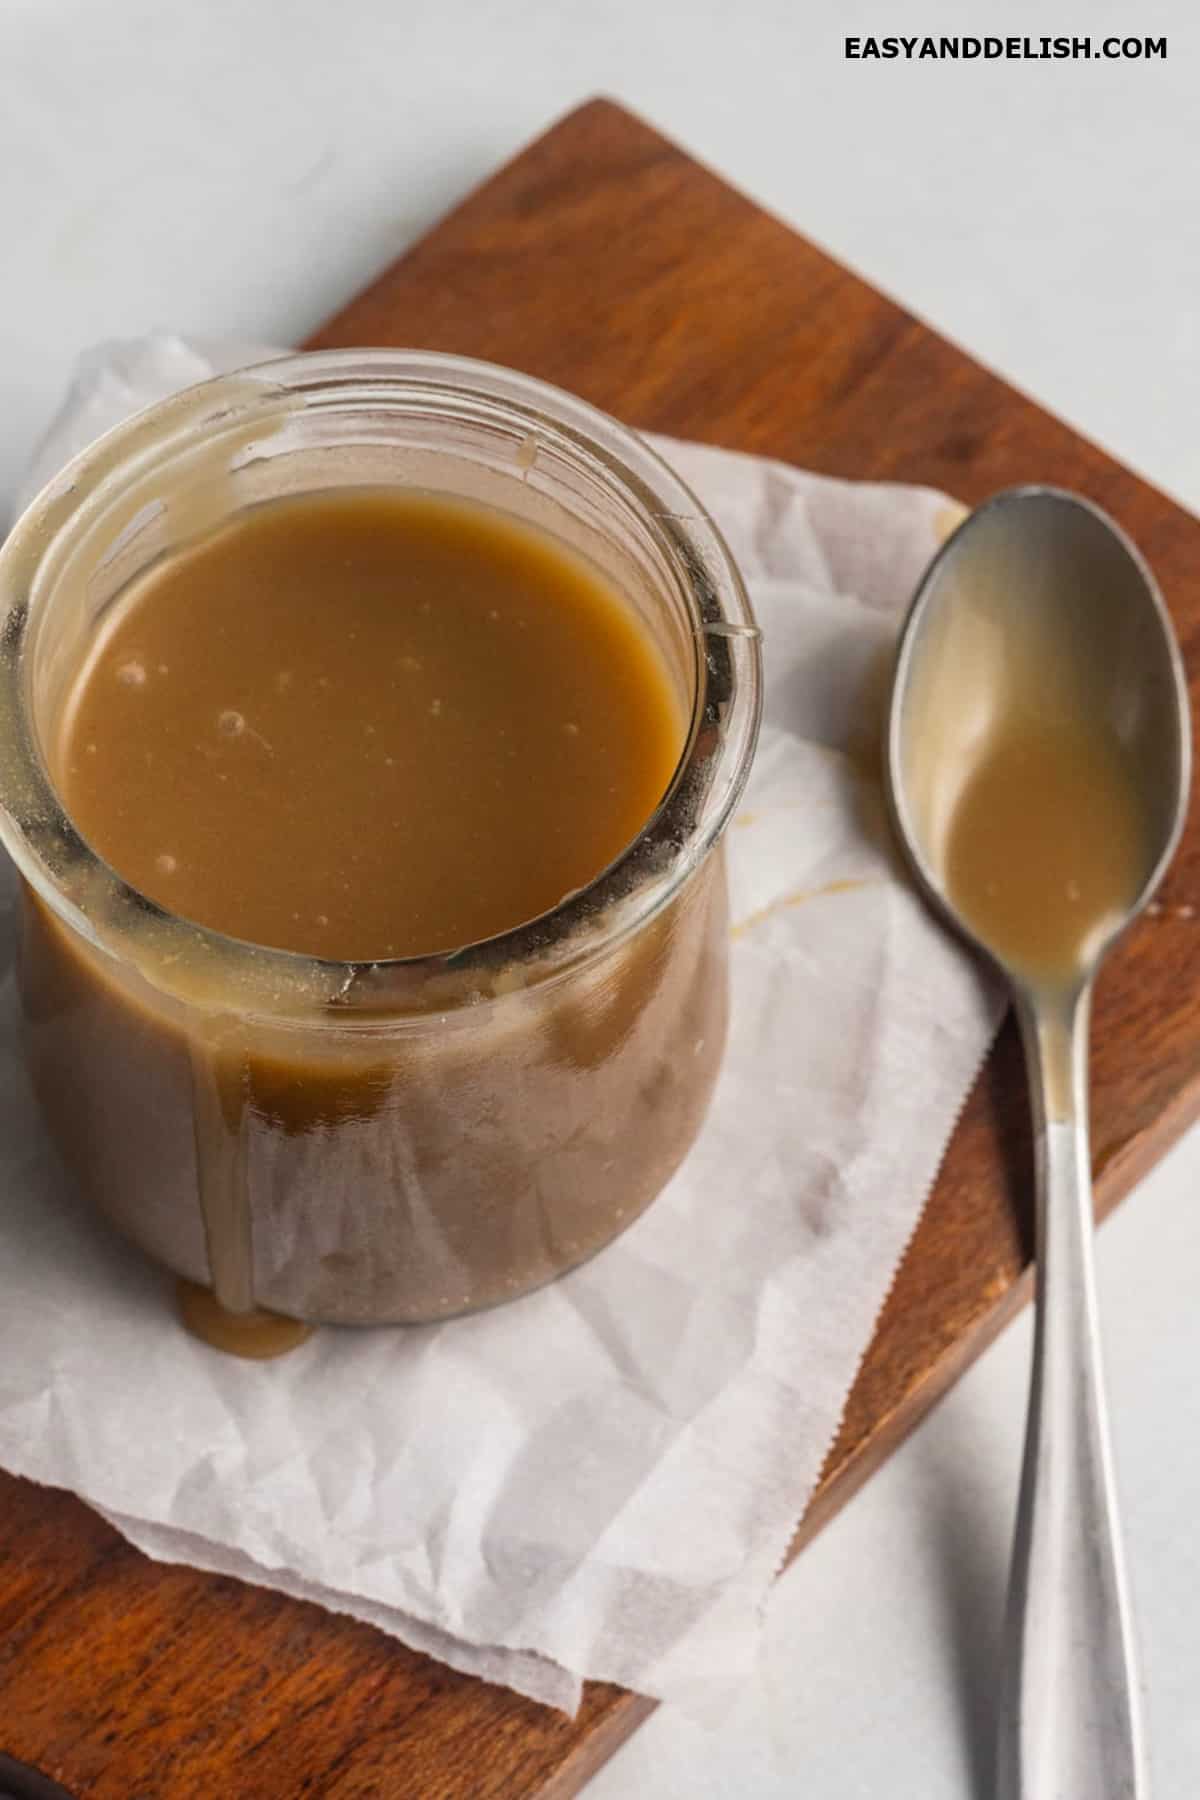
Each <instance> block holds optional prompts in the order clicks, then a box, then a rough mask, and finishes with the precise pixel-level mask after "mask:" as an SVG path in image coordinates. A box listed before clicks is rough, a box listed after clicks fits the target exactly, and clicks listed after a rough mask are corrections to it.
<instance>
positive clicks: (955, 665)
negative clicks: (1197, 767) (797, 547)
mask: <svg viewBox="0 0 1200 1800" xmlns="http://www.w3.org/2000/svg"><path fill="white" fill-rule="evenodd" d="M1055 689H1057V690H1059V691H1060V692H1063V693H1064V694H1065V698H1066V699H1067V702H1068V703H1069V704H1070V705H1072V706H1074V707H1075V708H1077V709H1078V710H1079V711H1080V712H1082V713H1084V714H1086V715H1087V716H1088V717H1090V718H1092V719H1093V720H1094V721H1095V722H1096V723H1097V725H1098V726H1099V727H1100V728H1102V729H1107V731H1108V733H1109V734H1111V737H1112V739H1113V740H1114V741H1115V743H1116V744H1117V745H1119V747H1120V750H1121V752H1122V755H1123V759H1124V760H1125V763H1126V766H1127V769H1128V772H1129V776H1130V780H1131V783H1132V785H1133V786H1134V787H1135V789H1136V791H1137V794H1138V797H1139V803H1140V812H1141V821H1142V826H1143V831H1142V833H1141V841H1140V846H1139V849H1140V857H1139V863H1140V866H1139V867H1138V869H1137V871H1136V878H1135V879H1136V886H1135V889H1134V891H1133V893H1132V894H1131V896H1130V899H1129V902H1128V905H1127V906H1126V907H1125V908H1124V910H1123V912H1122V914H1121V915H1120V916H1119V917H1117V918H1113V919H1111V920H1109V921H1107V924H1106V929H1105V930H1104V931H1103V933H1102V934H1100V935H1098V936H1097V937H1096V939H1095V940H1094V941H1093V942H1092V943H1091V944H1090V945H1089V946H1088V951H1089V953H1090V954H1089V955H1088V956H1087V958H1086V959H1085V960H1086V962H1087V964H1088V966H1090V967H1091V968H1092V969H1094V968H1095V966H1096V964H1098V962H1099V961H1100V958H1101V956H1102V955H1103V954H1104V952H1105V950H1107V948H1108V946H1109V944H1110V943H1111V942H1112V939H1113V938H1114V937H1115V936H1116V935H1117V933H1118V932H1119V931H1120V930H1121V929H1123V927H1124V926H1125V925H1126V924H1127V923H1128V922H1129V920H1130V919H1132V918H1134V917H1135V916H1136V915H1137V913H1139V912H1140V911H1141V910H1142V908H1143V907H1144V906H1145V904H1146V902H1147V901H1148V900H1149V899H1150V897H1151V896H1152V894H1153V893H1154V890H1155V888H1156V887H1157V886H1158V883H1159V881H1160V879H1161V877H1162V875H1163V872H1164V870H1165V869H1166V866H1167V864H1168V863H1169V862H1170V860H1171V856H1172V854H1173V852H1174V850H1175V846H1176V844H1177V843H1178V840H1179V834H1180V832H1181V831H1182V829H1183V822H1184V817H1185V814H1186V808H1187V795H1188V787H1189V780H1190V764H1191V747H1190V731H1189V714H1188V702H1187V683H1186V679H1185V675H1184V670H1183V663H1182V659H1181V657H1180V654H1179V649H1178V646H1177V644H1176V641H1175V635H1174V631H1173V630H1172V627H1171V622H1170V618H1169V615H1168V613H1167V609H1166V606H1165V605H1164V603H1163V599H1162V595H1161V594H1160V592H1159V590H1158V586H1157V584H1156V582H1155V580H1154V577H1153V575H1152V574H1151V572H1150V570H1149V569H1148V567H1147V566H1146V563H1145V562H1144V560H1143V559H1142V557H1141V555H1140V554H1139V552H1138V550H1137V549H1136V547H1135V546H1134V545H1133V544H1132V543H1131V542H1130V540H1129V539H1128V538H1127V537H1126V536H1125V534H1124V533H1123V532H1122V531H1121V530H1120V529H1119V528H1118V527H1117V526H1116V525H1115V524H1114V523H1113V522H1112V520H1111V519H1109V518H1108V517H1107V516H1106V515H1105V514H1104V513H1103V512H1101V510H1100V508H1099V507H1097V506H1094V505H1093V504H1092V502H1091V501H1089V500H1085V499H1084V498H1083V497H1082V496H1081V495H1078V494H1071V493H1066V492H1064V491H1063V490H1062V489H1059V488H1052V487H1033V486H1031V487H1019V488H1010V489H1007V490H1006V491H1005V492H1004V493H1001V494H997V495H996V496H995V497H994V498H993V499H991V500H988V501H987V502H985V504H984V505H982V506H980V507H979V508H977V510H976V511H975V512H973V513H971V514H969V515H968V517H967V518H966V519H965V520H964V521H963V523H962V525H960V526H959V528H958V530H957V531H955V532H954V533H953V535H952V536H951V537H950V538H949V539H948V540H947V542H946V543H945V544H944V545H943V547H942V549H941V551H940V552H939V553H938V555H937V556H936V557H935V558H934V560H933V562H932V563H931V564H930V566H929V568H928V569H927V571H926V573H925V575H924V577H923V579H922V581H921V584H920V586H919V587H918V589H917V592H916V595H915V597H914V599H913V602H912V604H911V606H910V608H909V612H908V616H907V618H906V620H905V624H904V628H903V630H902V632H901V636H900V644H899V651H898V656H897V661H896V668H895V674H894V677H893V683H892V697H891V706H890V709H889V714H888V723H887V746H886V758H885V761H886V772H887V789H888V800H889V805H890V807H891V811H892V817H893V821H894V823H895V826H896V830H897V833H898V835H899V837H900V840H901V842H902V843H903V845H904V847H905V849H906V851H907V853H908V856H909V860H910V862H911V864H912V867H913V870H914V872H915V874H916V876H917V878H918V880H919V882H920V884H921V887H922V888H923V890H924V892H925V894H926V896H927V898H928V899H930V900H931V901H932V902H933V904H934V905H935V906H936V907H937V908H938V910H939V911H940V912H941V913H942V914H943V916H945V917H947V918H948V919H949V920H950V922H951V923H952V924H953V925H954V926H955V927H956V929H957V930H959V931H961V932H964V933H965V934H966V936H968V937H969V938H970V939H971V940H972V942H973V943H975V945H976V946H977V947H978V948H979V949H981V950H983V951H984V952H985V954H987V955H988V956H989V957H990V958H992V960H993V961H998V962H999V963H1000V964H1001V967H1002V969H1003V971H1004V973H1005V974H1008V975H1009V976H1010V978H1012V979H1015V980H1020V979H1022V978H1023V977H1024V974H1025V972H1024V971H1022V970H1020V969H1019V968H1017V969H1013V968H1011V967H1009V966H1008V965H1007V964H1006V961H1005V959H1004V958H1003V956H998V955H997V953H996V950H995V948H994V946H993V945H992V944H990V943H988V942H987V941H986V940H985V939H984V938H981V936H980V935H979V933H978V931H977V930H976V928H975V927H974V926H973V924H972V922H971V921H970V920H969V919H968V918H965V917H964V916H963V914H962V912H961V911H960V909H959V908H958V907H957V906H956V905H955V903H954V901H953V899H952V898H951V896H950V894H949V893H948V891H947V881H946V850H947V844H948V837H949V827H950V824H951V821H952V819H953V817H954V812H955V809H956V806H957V805H958V802H959V800H960V799H961V796H962V790H963V785H964V780H965V778H966V776H967V775H968V774H969V773H970V770H971V768H972V766H973V763H974V762H975V760H976V759H977V757H978V753H979V749H980V746H981V745H982V744H983V743H984V742H985V741H986V739H987V737H988V735H989V733H991V732H993V731H994V730H995V728H996V725H997V722H998V721H999V720H1000V719H1002V718H1003V716H1004V715H1005V714H1006V713H1011V712H1012V711H1013V709H1014V708H1017V707H1021V706H1023V705H1027V704H1028V702H1029V700H1030V698H1032V699H1033V701H1034V703H1035V704H1036V703H1037V702H1038V700H1039V699H1047V698H1049V697H1050V696H1051V695H1052V693H1053V691H1054V690H1055Z"/></svg>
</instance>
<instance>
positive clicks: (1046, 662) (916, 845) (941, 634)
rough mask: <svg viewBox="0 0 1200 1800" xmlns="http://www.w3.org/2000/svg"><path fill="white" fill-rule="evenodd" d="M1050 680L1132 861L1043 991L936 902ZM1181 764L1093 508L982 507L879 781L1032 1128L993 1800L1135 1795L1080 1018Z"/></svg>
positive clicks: (946, 583) (1165, 637)
mask: <svg viewBox="0 0 1200 1800" xmlns="http://www.w3.org/2000/svg"><path fill="white" fill-rule="evenodd" d="M1059 679H1063V680H1067V681H1069V683H1070V684H1071V688H1070V691H1071V693H1072V695H1073V696H1074V701H1075V703H1076V704H1077V705H1082V707H1083V708H1084V709H1085V710H1086V716H1087V717H1089V718H1092V717H1094V718H1096V719H1097V720H1103V721H1104V722H1105V726H1106V728H1107V729H1108V730H1110V731H1111V732H1112V734H1113V735H1114V737H1115V739H1116V741H1118V742H1119V744H1120V747H1121V752H1122V755H1123V757H1124V759H1125V766H1126V767H1127V768H1130V769H1131V770H1132V774H1133V783H1134V787H1135V788H1136V796H1137V803H1138V805H1139V806H1140V810H1141V814H1142V820H1141V824H1142V827H1143V832H1142V836H1143V845H1144V848H1143V851H1142V856H1141V864H1142V866H1140V867H1138V869H1137V870H1136V874H1137V877H1138V879H1137V884H1136V891H1135V897H1134V898H1133V900H1132V902H1131V903H1130V904H1129V906H1128V908H1127V910H1126V911H1125V913H1124V915H1123V916H1121V917H1109V918H1105V919H1103V920H1101V921H1099V922H1098V924H1097V929H1096V931H1095V932H1094V933H1093V935H1092V937H1091V939H1090V940H1088V941H1087V942H1086V944H1085V945H1084V947H1083V948H1082V949H1081V950H1080V951H1079V953H1078V955H1077V957H1076V958H1075V959H1074V962H1073V965H1072V966H1071V967H1070V968H1069V969H1068V970H1066V971H1065V972H1060V973H1059V974H1057V975H1056V976H1051V975H1048V974H1047V973H1046V972H1044V971H1041V972H1039V971H1038V970H1036V969H1033V970H1031V969H1030V968H1028V967H1023V966H1021V964H1020V963H1019V962H1018V961H1015V960H1013V959H1012V958H1011V957H1010V958H1009V960H1008V961H1007V962H1006V961H1005V960H1004V959H1003V958H1001V957H1000V956H998V955H997V953H996V951H995V950H994V948H993V946H992V945H990V944H988V943H984V942H982V940H981V938H980V937H979V936H978V935H977V934H976V933H975V932H973V931H972V929H971V927H970V925H969V924H968V923H967V921H966V920H965V919H964V918H963V917H962V916H961V914H960V912H959V911H958V909H957V908H956V906H955V903H954V901H953V899H952V898H951V896H950V895H949V893H948V892H947V882H946V868H945V848H946V837H947V831H948V828H949V823H950V819H951V816H952V813H953V808H954V805H955V803H956V798H957V796H958V795H959V794H960V793H961V791H962V784H963V779H964V775H965V774H966V773H969V769H970V764H971V760H972V757H973V756H978V753H979V749H980V745H981V738H982V737H983V736H984V735H986V733H987V731H988V730H989V729H990V728H991V727H992V725H994V723H995V721H996V719H997V717H998V716H999V714H1000V712H1002V710H1003V707H1004V705H1005V704H1006V703H1007V701H1008V700H1009V699H1011V698H1012V696H1013V695H1014V694H1016V693H1018V692H1020V691H1022V686H1023V684H1024V691H1025V692H1027V693H1028V692H1030V691H1032V692H1035V693H1037V694H1043V693H1044V692H1045V691H1046V689H1045V684H1046V683H1052V682H1054V681H1056V680H1059ZM1029 683H1034V684H1042V685H1040V686H1035V687H1034V688H1033V689H1032V690H1031V689H1030V688H1029V686H1028V684H1029ZM1190 763H1191V748H1190V732H1189V723H1188V704H1187V689H1186V685H1185V681H1184V673H1183V666H1182V662H1181V659H1180V655H1179V650H1178V647H1177V645H1176V642H1175V638H1174V635H1173V633H1172V629H1171V624H1170V621H1169V619H1168V616H1167V612H1166V608H1165V607H1164V605H1163V602H1162V597H1161V595H1160V594H1159V592H1158V589H1157V587H1156V586H1155V583H1154V579H1153V577H1152V576H1151V574H1150V571H1149V570H1148V569H1147V567H1146V565H1145V563H1144V562H1143V561H1142V559H1141V557H1140V556H1139V555H1138V553H1137V551H1136V550H1135V549H1134V547H1133V545H1132V544H1131V543H1130V542H1129V540H1128V539H1127V538H1126V537H1125V536H1124V535H1123V534H1122V533H1121V532H1120V531H1119V530H1118V529H1117V527H1116V526H1115V525H1114V524H1113V523H1112V522H1111V520H1109V519H1108V518H1106V516H1105V515H1104V514H1103V513H1102V512H1100V511H1099V509H1098V508H1097V507H1095V506H1093V505H1091V504H1090V502H1088V501H1086V500H1083V499H1080V498H1079V497H1078V496H1076V495H1072V494H1067V493H1062V492H1060V491H1058V490H1056V489H1053V488H1045V487H1025V488H1014V489H1012V490H1011V491H1009V492H1007V493H1003V494H999V495H997V496H996V498H995V499H993V500H990V501H988V502H987V504H986V505H984V506H982V507H980V508H979V510H978V511H977V512H975V513H973V514H972V515H971V516H970V517H969V518H968V519H967V520H966V521H965V522H964V523H963V524H962V525H961V526H960V527H959V529H958V530H957V531H956V532H955V534H954V536H953V537H952V538H951V539H950V540H949V542H948V543H947V544H946V545H945V546H944V548H943V549H942V551H941V553H940V554H939V555H938V556H937V557H936V558H935V560H934V562H933V563H932V564H931V566H930V568H929V569H928V571H927V572H926V575H925V577H924V579H923V581H922V582H921V585H920V587H919V588H918V590H917V593H916V597H915V598H914V600H913V603H912V609H911V611H910V612H909V615H908V619H907V621H906V623H905V626H904V630H903V633H902V636H901V640H900V649H899V658H898V662H897V666H896V672H895V678H894V684H893V689H892V697H891V708H890V713H889V718H888V729H887V755H886V765H887V786H888V797H889V801H890V805H891V809H892V814H893V819H894V822H895V824H896V827H897V829H898V832H899V835H900V838H901V840H902V841H903V843H904V846H905V848H906V850H907V852H908V855H909V857H910V859H911V861H912V865H913V868H914V870H915V872H916V875H917V879H918V881H919V883H920V885H921V887H922V888H923V890H924V892H925V894H926V896H927V897H928V898H929V899H930V900H931V901H932V902H933V903H934V905H935V906H936V907H937V908H938V909H939V910H940V911H941V912H942V914H943V915H944V916H945V917H946V918H948V919H949V921H950V922H951V923H952V924H953V925H955V926H956V927H957V928H958V930H959V931H961V932H963V933H965V935H966V936H967V937H968V938H970V939H971V941H972V942H974V943H975V944H976V945H977V946H978V948H980V949H982V950H983V951H984V952H985V953H987V954H988V955H989V956H990V957H991V959H992V960H993V962H995V963H996V964H997V966H998V967H999V968H1000V969H1001V971H1002V972H1003V974H1004V975H1005V976H1006V977H1007V978H1008V981H1009V982H1010V984H1011V987H1012V992H1013V998H1014V1001H1015V1005H1016V1012H1017V1017H1018V1019H1019V1021H1020V1027H1021V1033H1022V1038H1023V1041H1024V1045H1025V1055H1026V1061H1027V1064H1028V1068H1029V1078H1030V1087H1031V1092H1032V1100H1033V1111H1034V1122H1035V1127H1036V1143H1037V1297H1036V1305H1037V1319H1036V1328H1035V1337H1034V1349H1033V1372H1032V1383H1031V1389H1030V1400H1029V1420H1028V1427H1027V1435H1026V1440H1025V1460H1024V1466H1023V1469H1022V1474H1021V1491H1020V1498H1019V1502H1018V1507H1017V1527H1016V1539H1015V1544H1014V1550H1013V1562H1012V1572H1011V1581H1010V1590H1009V1607H1008V1625H1007V1634H1006V1642H1005V1658H1004V1679H1003V1684H1002V1693H1001V1705H1000V1716H999V1734H998V1746H997V1778H996V1794H997V1796H998V1800H1117V1797H1118V1796H1120V1797H1121V1800H1135V1797H1136V1800H1144V1796H1145V1795H1146V1792H1147V1787H1146V1771H1145V1761H1144V1752H1143V1744H1142V1732H1141V1721H1140V1709H1139V1699H1138V1678H1137V1667H1136V1658H1135V1651H1134V1641H1133V1633H1132V1628H1131V1623H1130V1615H1129V1604H1128V1599H1127V1594H1126V1582H1125V1573H1124V1567H1123V1562H1122V1554H1121V1544H1120V1533H1119V1528H1118V1523H1117V1510H1116V1498H1115V1491H1114V1483H1113V1472H1112V1457H1111V1451H1110V1447H1109V1434H1108V1425H1107V1420H1106V1416H1105V1403H1104V1391H1103V1381H1102V1375H1101V1367H1100V1344H1099V1335H1098V1328H1097V1312H1096V1296H1095V1283H1094V1277H1093V1268H1092V1191H1091V1170H1090V1157H1089V1150H1088V1103H1087V1057H1088V1021H1089V1014H1090V1004H1091V993H1092V983H1093V980H1094V977H1095V974H1096V970H1097V968H1098V966H1099V963H1100V961H1101V958H1102V957H1103V955H1104V953H1105V951H1106V950H1107V949H1108V947H1109V945H1110V944H1111V943H1112V941H1113V939H1114V938H1115V937H1116V935H1117V933H1118V932H1119V931H1120V930H1122V929H1123V928H1124V926H1125V925H1126V924H1128V922H1129V920H1130V919H1132V918H1133V917H1135V916H1136V914H1137V913H1138V912H1140V911H1141V909H1142V907H1143V906H1144V905H1145V904H1146V902H1147V900H1148V899H1149V898H1150V896H1151V894H1152V893H1153V891H1154V888H1155V886H1156V885H1157V883H1158V881H1159V878H1160V877H1161V875H1162V873H1163V870H1164V869H1165V867H1166V865H1167V863H1168V861H1169V859H1170V856H1171V853H1172V851H1173V850H1174V848H1175V844H1176V842H1177V840H1178V838H1179V834H1180V831H1181V829H1182V826H1183V820H1184V813H1185V809H1186V804H1187V793H1188V782H1189V776H1190ZM1047 903H1048V904H1053V903H1054V902H1053V900H1052V899H1050V898H1048V902H1047Z"/></svg>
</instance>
